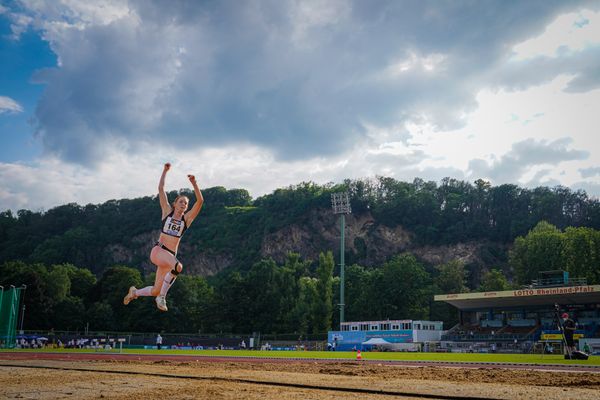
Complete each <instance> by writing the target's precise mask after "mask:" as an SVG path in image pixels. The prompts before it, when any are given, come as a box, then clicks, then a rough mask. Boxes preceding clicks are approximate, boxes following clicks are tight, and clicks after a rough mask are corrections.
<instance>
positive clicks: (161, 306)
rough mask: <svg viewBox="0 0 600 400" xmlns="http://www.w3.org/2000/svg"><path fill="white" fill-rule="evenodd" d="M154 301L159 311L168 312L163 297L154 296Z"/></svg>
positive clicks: (165, 300)
mask: <svg viewBox="0 0 600 400" xmlns="http://www.w3.org/2000/svg"><path fill="white" fill-rule="evenodd" d="M154 300H155V301H156V307H158V309H159V310H160V311H169V309H168V308H167V299H166V298H165V296H156V299H154Z"/></svg>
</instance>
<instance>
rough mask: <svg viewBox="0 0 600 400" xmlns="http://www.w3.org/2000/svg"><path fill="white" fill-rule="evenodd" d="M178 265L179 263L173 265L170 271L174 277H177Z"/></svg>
mask: <svg viewBox="0 0 600 400" xmlns="http://www.w3.org/2000/svg"><path fill="white" fill-rule="evenodd" d="M178 265H180V262H179V261H177V262H176V263H175V266H174V267H173V269H172V270H171V274H173V275H175V276H177V275H179V271H177V266H178Z"/></svg>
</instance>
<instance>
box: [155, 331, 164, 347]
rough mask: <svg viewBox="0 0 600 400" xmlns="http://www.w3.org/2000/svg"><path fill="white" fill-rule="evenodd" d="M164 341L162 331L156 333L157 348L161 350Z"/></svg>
mask: <svg viewBox="0 0 600 400" xmlns="http://www.w3.org/2000/svg"><path fill="white" fill-rule="evenodd" d="M162 342H163V339H162V336H160V333H159V334H158V335H156V348H157V349H158V350H160V349H161V347H162Z"/></svg>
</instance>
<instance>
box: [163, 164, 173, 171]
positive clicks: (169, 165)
mask: <svg viewBox="0 0 600 400" xmlns="http://www.w3.org/2000/svg"><path fill="white" fill-rule="evenodd" d="M170 169H171V163H165V166H164V168H163V171H165V172H167V171H168V170H170Z"/></svg>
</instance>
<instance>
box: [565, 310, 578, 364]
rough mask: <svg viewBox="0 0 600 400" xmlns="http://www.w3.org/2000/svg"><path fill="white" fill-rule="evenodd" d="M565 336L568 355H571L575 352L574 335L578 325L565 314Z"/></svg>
mask: <svg viewBox="0 0 600 400" xmlns="http://www.w3.org/2000/svg"><path fill="white" fill-rule="evenodd" d="M562 320H563V329H564V330H563V335H564V337H565V342H566V343H567V348H566V350H567V354H569V355H571V353H572V352H573V351H574V350H575V341H574V340H573V335H574V334H575V329H577V325H576V324H575V321H573V320H572V319H571V318H569V314H567V313H563V315H562Z"/></svg>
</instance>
